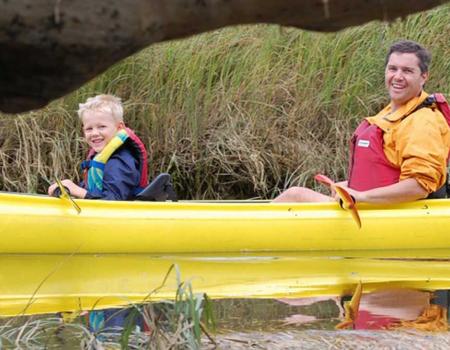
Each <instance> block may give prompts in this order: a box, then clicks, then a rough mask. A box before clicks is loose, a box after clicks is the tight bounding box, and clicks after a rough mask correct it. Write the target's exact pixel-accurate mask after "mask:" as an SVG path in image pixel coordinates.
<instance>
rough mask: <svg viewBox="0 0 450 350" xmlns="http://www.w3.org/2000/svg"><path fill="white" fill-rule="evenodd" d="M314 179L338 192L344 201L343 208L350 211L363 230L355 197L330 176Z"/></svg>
mask: <svg viewBox="0 0 450 350" xmlns="http://www.w3.org/2000/svg"><path fill="white" fill-rule="evenodd" d="M314 179H315V180H317V181H319V182H321V183H323V184H325V185H327V186H329V187H330V188H331V189H333V190H335V191H336V193H337V195H338V196H339V198H340V199H341V201H342V208H343V209H346V210H350V214H351V215H352V217H353V220H355V222H356V225H358V228H361V218H360V217H359V213H358V209H357V208H356V204H355V201H354V199H353V197H352V196H351V195H350V194H349V193H348V192H347V191H346V190H345V189H343V188H342V187H341V186H338V185H336V183H335V182H334V181H333V180H331V179H330V178H329V177H328V176H325V175H322V174H317V175H316V176H314Z"/></svg>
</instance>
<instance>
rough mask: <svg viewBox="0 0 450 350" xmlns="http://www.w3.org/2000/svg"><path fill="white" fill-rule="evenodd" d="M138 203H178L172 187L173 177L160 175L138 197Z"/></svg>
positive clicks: (166, 174) (164, 174) (165, 174)
mask: <svg viewBox="0 0 450 350" xmlns="http://www.w3.org/2000/svg"><path fill="white" fill-rule="evenodd" d="M135 200H138V201H157V202H163V201H167V200H169V201H176V200H177V194H176V193H175V190H174V189H173V186H172V177H171V176H170V174H168V173H161V174H159V175H158V176H157V177H156V178H155V179H154V180H153V181H152V182H150V184H148V185H147V187H146V188H144V189H143V190H142V191H141V192H139V193H138V194H137V195H136V198H135Z"/></svg>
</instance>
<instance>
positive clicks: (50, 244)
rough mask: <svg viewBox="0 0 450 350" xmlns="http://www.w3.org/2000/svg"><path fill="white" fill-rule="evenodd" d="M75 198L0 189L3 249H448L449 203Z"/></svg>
mask: <svg viewBox="0 0 450 350" xmlns="http://www.w3.org/2000/svg"><path fill="white" fill-rule="evenodd" d="M76 203H77V204H78V206H79V207H80V208H81V212H80V213H79V214H78V213H77V211H76V210H75V209H74V208H73V207H72V205H71V204H70V202H68V201H64V200H62V199H58V198H50V197H47V196H39V195H34V196H33V195H20V194H4V193H0V237H1V240H0V252H2V253H40V254H48V253H52V254H53V253H213V252H215V253H225V252H235V253H238V252H267V251H277V252H288V251H328V250H385V249H440V248H450V229H449V228H450V200H447V199H445V200H424V201H417V202H412V203H406V204H402V205H389V206H384V207H382V206H374V205H360V206H359V207H358V209H359V213H360V217H361V221H362V228H361V229H358V228H357V226H356V224H355V222H354V221H353V220H352V217H351V215H350V214H349V213H348V212H346V211H345V210H343V209H341V208H340V207H339V205H338V204H337V203H282V204H280V203H270V202H267V201H261V202H259V201H257V202H255V201H250V202H246V201H241V202H239V201H231V202H223V201H206V202H204V201H180V202H125V201H122V202H119V201H96V200H95V201H94V200H76Z"/></svg>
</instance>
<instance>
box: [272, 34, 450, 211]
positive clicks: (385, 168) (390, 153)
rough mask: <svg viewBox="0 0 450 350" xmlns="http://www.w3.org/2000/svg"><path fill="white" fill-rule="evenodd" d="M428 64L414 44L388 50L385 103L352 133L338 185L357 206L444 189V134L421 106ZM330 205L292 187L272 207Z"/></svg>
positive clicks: (437, 117) (448, 131)
mask: <svg viewBox="0 0 450 350" xmlns="http://www.w3.org/2000/svg"><path fill="white" fill-rule="evenodd" d="M430 61H431V57H430V54H429V53H428V51H427V50H426V49H425V48H423V47H422V46H421V45H419V44H418V43H416V42H413V41H409V40H403V41H399V42H396V43H394V44H393V45H392V46H391V47H390V49H389V52H388V54H387V57H386V64H385V84H386V89H387V91H388V93H389V97H390V99H391V101H390V103H389V105H388V106H386V107H385V108H384V109H383V110H382V111H381V112H379V113H378V114H377V115H376V116H373V117H369V118H366V119H365V120H364V121H363V122H362V123H361V124H360V125H359V126H358V128H357V129H356V131H355V133H354V135H353V137H352V143H351V153H350V167H349V179H348V181H344V182H340V183H339V184H340V185H341V186H342V187H344V188H345V189H346V190H347V191H348V192H349V193H350V194H351V195H352V196H353V197H354V198H355V200H356V201H357V202H367V203H399V202H405V201H414V200H417V199H422V198H426V197H428V196H429V195H430V194H432V193H434V192H436V191H438V190H439V189H440V188H441V187H442V186H444V185H445V183H446V175H447V157H448V154H449V150H450V128H449V125H448V124H447V121H446V119H445V118H444V116H443V115H442V113H441V112H440V111H439V110H438V109H437V108H428V107H429V106H428V107H424V105H423V103H424V101H425V100H426V99H427V97H428V94H427V93H426V92H424V91H423V87H424V85H425V82H426V81H427V79H428V66H429V64H430ZM333 195H334V194H333ZM334 200H335V199H334V197H332V196H326V195H323V194H321V193H318V192H315V191H312V190H310V189H308V188H303V187H292V188H289V189H288V190H286V191H285V192H283V193H282V194H280V195H279V196H278V197H277V198H275V200H274V201H275V202H325V201H334Z"/></svg>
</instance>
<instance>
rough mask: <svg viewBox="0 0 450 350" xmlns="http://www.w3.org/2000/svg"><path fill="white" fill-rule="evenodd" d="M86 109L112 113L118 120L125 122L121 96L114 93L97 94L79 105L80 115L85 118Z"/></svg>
mask: <svg viewBox="0 0 450 350" xmlns="http://www.w3.org/2000/svg"><path fill="white" fill-rule="evenodd" d="M86 111H100V112H105V113H109V114H111V116H112V117H113V118H114V120H115V121H116V122H123V106H122V102H121V100H120V98H119V97H116V96H114V95H97V96H94V97H89V98H88V99H87V100H86V102H85V103H80V104H79V105H78V116H79V117H80V119H81V120H83V114H84V113H85V112H86Z"/></svg>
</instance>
